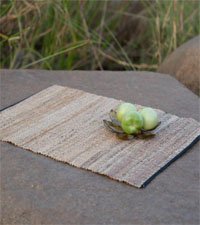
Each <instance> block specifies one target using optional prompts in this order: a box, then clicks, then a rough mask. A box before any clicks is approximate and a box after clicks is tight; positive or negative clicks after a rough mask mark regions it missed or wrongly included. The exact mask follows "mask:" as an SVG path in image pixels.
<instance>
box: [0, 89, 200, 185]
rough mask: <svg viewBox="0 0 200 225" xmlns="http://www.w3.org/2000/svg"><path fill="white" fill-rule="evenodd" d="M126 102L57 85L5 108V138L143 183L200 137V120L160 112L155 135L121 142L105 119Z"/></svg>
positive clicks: (1, 125) (0, 129)
mask: <svg viewBox="0 0 200 225" xmlns="http://www.w3.org/2000/svg"><path fill="white" fill-rule="evenodd" d="M120 102H121V101H119V100H115V99H112V98H107V97H103V96H98V95H94V94H90V93H86V92H84V91H80V90H76V89H71V88H68V87H62V86H58V85H54V86H51V87H49V88H47V89H45V90H43V91H41V92H39V93H37V94H35V95H33V96H31V97H29V98H28V99H26V100H24V101H22V102H20V103H18V104H16V105H14V106H12V107H9V108H7V109H5V110H3V111H1V118H0V140H2V141H6V142H9V143H12V144H14V145H17V146H19V147H21V148H24V149H27V150H31V151H33V152H35V153H39V154H42V155H45V156H48V157H51V158H53V159H55V160H58V161H61V162H65V163H68V164H70V165H73V166H76V167H79V168H84V169H86V170H90V171H93V172H96V173H99V174H103V175H106V176H108V177H110V178H112V179H115V180H118V181H122V182H126V183H128V184H130V185H133V186H136V187H143V186H145V185H146V184H147V183H148V182H149V181H150V180H152V179H153V177H155V176H156V175H157V174H158V173H159V172H160V171H161V170H163V169H164V168H165V167H166V166H168V165H169V164H170V163H171V162H172V161H174V160H175V159H177V158H178V157H179V156H180V155H181V154H182V153H183V152H185V151H186V150H187V149H188V148H189V147H190V146H191V145H192V144H194V143H195V142H196V141H197V140H198V139H199V135H200V130H199V123H198V122H197V121H195V120H194V119H191V118H179V117H177V116H175V115H171V114H168V113H165V112H163V111H161V110H157V112H158V115H159V118H160V121H161V125H160V126H159V127H158V128H157V130H156V136H155V137H154V138H152V139H147V140H142V139H141V140H140V139H135V140H128V141H124V140H120V139H118V138H117V137H116V136H115V135H114V134H113V133H111V132H109V131H107V130H106V129H105V127H104V125H103V122H102V121H103V119H107V118H108V112H109V111H110V109H112V108H115V107H116V106H117V105H118V104H119V103H120ZM137 107H138V108H140V107H141V106H139V105H137Z"/></svg>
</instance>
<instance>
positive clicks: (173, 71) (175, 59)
mask: <svg viewBox="0 0 200 225" xmlns="http://www.w3.org/2000/svg"><path fill="white" fill-rule="evenodd" d="M158 72H160V73H165V74H170V75H172V76H174V77H176V78H177V80H179V81H180V82H181V83H183V84H184V85H185V86H186V87H187V88H189V89H190V90H191V91H193V92H194V93H195V94H197V95H200V87H199V81H200V36H197V37H195V38H193V39H191V40H190V41H188V42H186V43H185V44H183V45H181V46H180V47H179V48H177V49H176V50H175V51H174V52H173V53H172V54H171V55H169V56H168V57H167V58H166V59H165V60H164V62H163V63H162V64H161V65H160V67H159V68H158Z"/></svg>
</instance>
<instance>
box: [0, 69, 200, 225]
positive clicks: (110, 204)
mask: <svg viewBox="0 0 200 225" xmlns="http://www.w3.org/2000/svg"><path fill="white" fill-rule="evenodd" d="M53 84H59V85H65V86H69V87H73V88H78V89H82V90H85V91H89V92H91V93H95V94H100V95H104V96H108V97H114V98H117V99H122V100H125V101H130V102H136V103H139V104H143V105H150V106H152V107H157V108H160V109H162V110H165V111H167V112H170V113H173V114H176V115H179V116H184V117H193V118H194V119H197V120H198V119H199V110H198V109H199V98H198V97H197V96H195V95H194V94H193V93H192V92H191V91H189V90H188V89H186V88H185V87H184V86H183V85H181V84H180V83H179V82H178V81H176V80H175V79H174V78H172V77H170V76H168V75H163V74H159V73H147V72H81V71H75V72H66V71H51V72H49V71H42V70H38V71H33V70H24V71H22V70H12V71H9V70H2V71H1V108H4V107H7V106H9V105H11V104H14V103H16V102H17V101H20V100H22V99H23V98H26V97H28V96H30V95H32V94H34V93H36V92H38V91H40V90H42V89H44V88H46V87H48V86H50V85H53ZM0 160H1V161H0V164H1V215H0V217H1V223H2V224H6V225H11V224H34V225H38V224H70V225H71V224H76V225H79V224H81V225H82V224H87V225H89V224H93V225H94V224H98V225H99V224H115V225H116V224H120V225H122V224H137V225H142V224H144V225H147V224H154V225H155V224H167V225H169V224H187V225H188V224H199V194H200V193H199V145H198V144H196V145H195V146H193V147H192V148H191V149H190V150H189V151H188V152H187V153H186V154H184V155H183V156H182V157H181V158H180V159H179V160H177V161H176V162H174V163H173V164H172V165H171V166H170V167H168V168H167V169H166V170H165V171H164V172H162V173H161V174H160V175H159V176H157V177H156V178H155V179H154V180H153V181H152V182H151V183H150V184H149V185H148V186H147V187H146V188H144V189H137V188H134V187H131V186H129V185H127V184H124V183H120V182H117V181H114V180H111V179H109V178H107V177H105V176H101V175H97V174H94V173H92V172H88V171H85V170H81V169H77V168H74V167H72V166H69V165H66V164H63V163H60V162H56V161H54V160H52V159H49V158H47V157H44V156H39V155H37V154H34V153H31V152H29V151H26V150H23V149H20V148H18V147H15V146H13V145H11V144H7V143H3V142H1V157H0Z"/></svg>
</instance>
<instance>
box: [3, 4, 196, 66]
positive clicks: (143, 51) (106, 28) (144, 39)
mask: <svg viewBox="0 0 200 225" xmlns="http://www.w3.org/2000/svg"><path fill="white" fill-rule="evenodd" d="M199 11H200V10H199V1H191V0H190V1H177V0H171V1H170V0H169V1H151V2H150V1H139V2H136V1H119V2H118V3H116V2H112V1H106V0H104V1H97V0H93V1H91V0H82V1H81V0H77V1H69V0H62V1H61V0H48V1H45V0H43V1H33V0H32V1H31V0H29V1H28V0H12V1H11V0H4V1H2V2H1V10H0V27H1V31H0V47H1V57H0V59H1V65H0V67H1V68H43V69H66V70H74V69H84V70H91V69H100V70H103V69H109V70H116V69H117V70H135V69H136V70H156V68H157V67H158V65H159V64H160V63H161V62H162V61H163V59H164V58H165V57H166V56H167V55H168V54H169V53H170V52H172V51H173V50H174V49H175V48H176V47H177V46H179V45H181V44H182V43H184V42H185V41H187V40H188V39H190V38H192V37H193V36H195V35H197V34H199Z"/></svg>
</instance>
